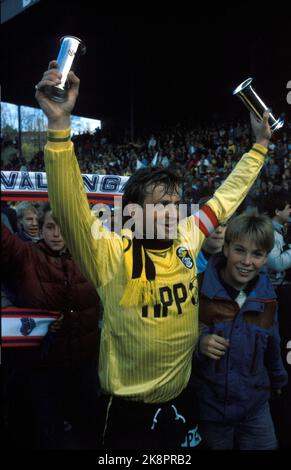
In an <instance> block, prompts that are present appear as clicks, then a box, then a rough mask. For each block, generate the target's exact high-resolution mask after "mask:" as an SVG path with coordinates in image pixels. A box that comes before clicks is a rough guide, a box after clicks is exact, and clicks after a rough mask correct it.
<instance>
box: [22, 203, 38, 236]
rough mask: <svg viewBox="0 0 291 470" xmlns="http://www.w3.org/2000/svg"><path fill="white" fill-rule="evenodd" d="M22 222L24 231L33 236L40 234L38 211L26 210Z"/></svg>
mask: <svg viewBox="0 0 291 470" xmlns="http://www.w3.org/2000/svg"><path fill="white" fill-rule="evenodd" d="M20 224H21V226H22V228H23V230H24V232H26V233H27V234H28V235H30V236H31V237H37V236H38V235H39V223H38V214H37V212H36V211H33V210H30V209H28V210H26V211H25V212H24V216H23V218H22V219H21V221H20Z"/></svg>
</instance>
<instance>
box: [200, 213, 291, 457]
mask: <svg viewBox="0 0 291 470" xmlns="http://www.w3.org/2000/svg"><path fill="white" fill-rule="evenodd" d="M273 244H274V230H273V226H272V223H271V221H270V219H269V218H268V217H267V216H265V215H259V214H258V213H246V214H241V215H239V216H238V217H236V218H235V219H233V220H232V221H230V222H229V224H228V227H227V230H226V235H225V245H224V254H223V255H220V256H219V255H218V256H216V257H213V258H212V259H211V260H210V262H209V263H208V265H207V268H206V271H205V272H204V273H202V274H200V276H201V279H200V310H199V319H200V322H201V323H202V334H201V336H200V339H199V343H198V347H197V349H196V353H195V355H194V357H195V364H196V367H194V368H193V383H194V387H195V389H196V392H197V396H198V403H199V407H200V429H201V431H202V433H203V435H204V437H205V439H206V441H207V443H208V445H209V446H210V448H211V449H215V450H227V449H234V448H236V449H240V450H267V449H276V448H277V439H276V435H275V430H274V426H273V422H272V418H271V414H270V409H269V404H268V400H269V398H270V390H271V392H272V393H273V394H274V395H277V396H279V395H280V394H281V388H282V387H284V386H285V385H286V383H287V373H286V370H285V369H284V367H283V364H282V358H281V350H280V337H279V330H278V320H277V302H276V295H275V292H274V289H273V288H272V285H271V283H270V281H269V279H268V276H267V272H266V270H265V269H263V267H264V265H265V263H266V261H267V256H268V253H269V252H270V251H271V249H272V247H273Z"/></svg>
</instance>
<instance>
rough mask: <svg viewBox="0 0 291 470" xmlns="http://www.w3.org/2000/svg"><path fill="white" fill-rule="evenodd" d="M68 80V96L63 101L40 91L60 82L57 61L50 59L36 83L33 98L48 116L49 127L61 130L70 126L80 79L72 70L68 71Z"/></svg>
mask: <svg viewBox="0 0 291 470" xmlns="http://www.w3.org/2000/svg"><path fill="white" fill-rule="evenodd" d="M68 81H69V82H70V88H69V90H68V98H67V100H66V101H64V102H63V103H57V102H55V101H52V100H50V99H49V98H48V97H47V96H46V94H45V93H44V92H43V91H42V88H43V87H45V86H55V85H59V84H60V83H61V74H60V72H59V71H58V64H57V61H56V60H52V61H51V62H50V63H49V68H48V70H47V71H46V72H44V74H43V77H42V79H41V81H40V82H39V83H38V84H37V90H36V93H35V98H36V100H37V101H38V104H39V106H40V107H41V109H42V110H43V112H44V114H45V115H46V116H47V118H48V127H49V129H56V130H63V129H67V128H68V127H70V115H71V112H72V110H73V108H74V106H75V103H76V99H77V97H78V94H79V85H80V80H79V78H78V77H77V76H76V75H75V74H74V72H73V71H70V72H69V74H68Z"/></svg>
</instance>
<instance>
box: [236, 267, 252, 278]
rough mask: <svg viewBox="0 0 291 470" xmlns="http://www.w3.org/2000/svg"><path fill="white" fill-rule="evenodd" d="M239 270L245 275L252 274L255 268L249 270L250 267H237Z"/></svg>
mask: <svg viewBox="0 0 291 470" xmlns="http://www.w3.org/2000/svg"><path fill="white" fill-rule="evenodd" d="M237 270H238V272H239V273H240V274H242V275H244V276H246V275H248V274H251V273H252V272H253V270H249V269H243V268H237Z"/></svg>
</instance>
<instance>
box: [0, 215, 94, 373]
mask: <svg viewBox="0 0 291 470" xmlns="http://www.w3.org/2000/svg"><path fill="white" fill-rule="evenodd" d="M2 266H3V270H4V273H5V272H6V273H7V276H8V277H9V276H10V275H12V276H13V279H14V286H13V287H14V288H15V291H16V306H17V307H22V308H41V309H47V310H55V311H60V312H62V313H63V314H64V322H63V328H62V329H61V330H60V331H58V332H57V333H56V334H54V335H52V336H53V341H52V342H50V347H49V352H48V356H47V361H48V362H49V363H54V364H61V365H66V364H67V365H69V364H72V362H73V363H75V362H77V363H78V362H80V361H83V360H88V359H93V358H96V359H97V356H98V347H99V344H98V343H99V341H98V338H99V335H98V319H99V312H100V301H99V297H98V295H97V292H96V290H95V289H94V288H93V287H92V286H91V285H90V284H89V283H88V281H87V280H86V278H85V277H84V276H83V275H82V274H81V272H80V271H79V268H78V267H77V265H76V263H75V262H74V261H73V259H72V257H71V255H70V254H69V253H68V252H67V251H66V252H64V253H63V254H60V253H56V252H53V251H52V250H50V248H49V247H48V246H47V245H46V244H45V242H44V241H43V240H42V241H40V242H38V243H31V242H24V241H23V240H20V239H19V238H18V237H17V236H15V235H13V234H12V233H11V232H10V231H9V230H8V229H7V228H6V227H5V225H3V224H2ZM4 273H3V271H2V275H3V274H4ZM3 277H4V280H5V275H4V276H3ZM21 349H22V348H21ZM32 349H36V348H32ZM38 349H39V348H38ZM23 352H24V351H23ZM35 355H38V356H39V357H38V360H40V351H38V352H35V353H34V356H35Z"/></svg>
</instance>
